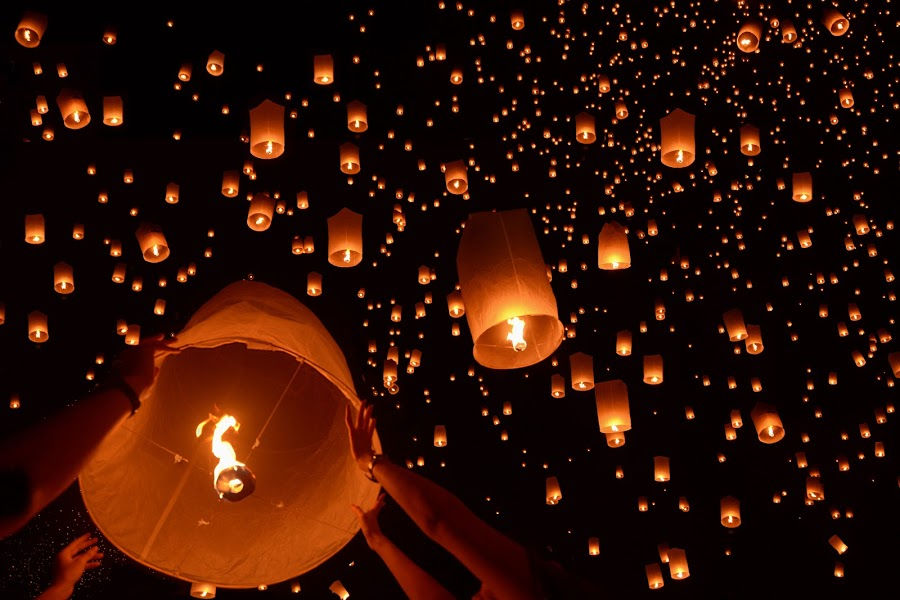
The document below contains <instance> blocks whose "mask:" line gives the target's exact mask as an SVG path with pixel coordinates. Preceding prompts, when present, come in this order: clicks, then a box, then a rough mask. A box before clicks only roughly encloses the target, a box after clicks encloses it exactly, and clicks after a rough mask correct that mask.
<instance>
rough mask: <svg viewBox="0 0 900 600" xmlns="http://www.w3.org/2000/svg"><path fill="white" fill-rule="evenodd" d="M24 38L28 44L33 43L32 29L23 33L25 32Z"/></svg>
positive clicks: (23, 33)
mask: <svg viewBox="0 0 900 600" xmlns="http://www.w3.org/2000/svg"><path fill="white" fill-rule="evenodd" d="M22 37H24V38H25V41H26V42H30V41H31V30H30V29H26V30H25V31H23V32H22Z"/></svg>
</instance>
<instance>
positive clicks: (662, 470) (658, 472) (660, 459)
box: [653, 456, 671, 482]
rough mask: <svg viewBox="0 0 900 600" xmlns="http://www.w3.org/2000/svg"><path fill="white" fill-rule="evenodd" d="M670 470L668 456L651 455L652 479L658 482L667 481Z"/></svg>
mask: <svg viewBox="0 0 900 600" xmlns="http://www.w3.org/2000/svg"><path fill="white" fill-rule="evenodd" d="M670 477H671V472H670V470H669V457H668V456H654V457H653V480H654V481H659V482H665V481H669V478H670Z"/></svg>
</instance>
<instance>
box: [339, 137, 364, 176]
mask: <svg viewBox="0 0 900 600" xmlns="http://www.w3.org/2000/svg"><path fill="white" fill-rule="evenodd" d="M340 156H341V173H346V174H347V175H353V174H355V173H359V147H358V146H356V145H355V144H352V143H350V142H346V143H343V144H341V147H340Z"/></svg>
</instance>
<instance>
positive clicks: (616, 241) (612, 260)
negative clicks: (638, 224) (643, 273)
mask: <svg viewBox="0 0 900 600" xmlns="http://www.w3.org/2000/svg"><path fill="white" fill-rule="evenodd" d="M597 266H598V267H599V268H601V269H603V270H605V271H613V270H618V269H627V268H628V267H630V266H631V250H630V249H629V247H628V235H627V234H626V233H625V228H624V227H622V226H621V225H619V224H618V223H616V222H615V221H610V222H608V223H606V224H604V225H603V229H601V230H600V238H599V240H598V242H597Z"/></svg>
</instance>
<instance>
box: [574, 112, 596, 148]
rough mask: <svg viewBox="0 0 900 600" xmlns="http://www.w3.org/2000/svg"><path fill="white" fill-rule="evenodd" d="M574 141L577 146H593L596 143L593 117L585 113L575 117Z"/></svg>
mask: <svg viewBox="0 0 900 600" xmlns="http://www.w3.org/2000/svg"><path fill="white" fill-rule="evenodd" d="M575 141H576V142H578V143H579V144H593V143H594V142H595V141H597V130H596V127H595V125H594V116H593V115H591V114H589V113H586V112H580V113H578V114H577V115H575Z"/></svg>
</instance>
